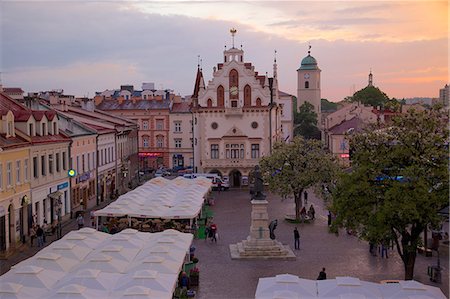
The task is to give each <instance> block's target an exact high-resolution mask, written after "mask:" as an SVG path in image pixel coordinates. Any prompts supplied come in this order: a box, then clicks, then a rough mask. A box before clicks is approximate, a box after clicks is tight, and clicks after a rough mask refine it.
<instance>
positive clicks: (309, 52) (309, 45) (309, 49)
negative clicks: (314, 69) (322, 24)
mask: <svg viewBox="0 0 450 299" xmlns="http://www.w3.org/2000/svg"><path fill="white" fill-rule="evenodd" d="M309 55H311V44H310V43H308V56H309Z"/></svg>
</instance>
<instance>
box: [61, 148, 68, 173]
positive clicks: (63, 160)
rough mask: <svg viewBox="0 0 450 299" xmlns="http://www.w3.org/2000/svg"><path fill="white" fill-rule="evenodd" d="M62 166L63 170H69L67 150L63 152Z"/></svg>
mask: <svg viewBox="0 0 450 299" xmlns="http://www.w3.org/2000/svg"><path fill="white" fill-rule="evenodd" d="M62 167H63V170H67V160H66V152H63V153H62Z"/></svg>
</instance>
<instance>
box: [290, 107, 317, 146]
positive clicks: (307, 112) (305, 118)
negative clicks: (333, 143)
mask: <svg viewBox="0 0 450 299" xmlns="http://www.w3.org/2000/svg"><path fill="white" fill-rule="evenodd" d="M294 136H303V137H304V138H306V139H320V130H319V129H318V128H317V113H316V112H314V106H313V105H312V104H311V103H308V102H305V103H303V104H302V105H301V106H300V111H299V112H298V113H297V112H296V113H294Z"/></svg>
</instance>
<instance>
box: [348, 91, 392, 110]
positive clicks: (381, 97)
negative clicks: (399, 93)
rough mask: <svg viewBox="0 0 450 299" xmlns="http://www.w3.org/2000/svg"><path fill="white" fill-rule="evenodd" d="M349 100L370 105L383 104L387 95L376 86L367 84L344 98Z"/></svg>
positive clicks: (387, 98) (386, 99)
mask: <svg viewBox="0 0 450 299" xmlns="http://www.w3.org/2000/svg"><path fill="white" fill-rule="evenodd" d="M345 100H347V101H349V102H360V103H361V104H364V105H370V106H372V107H378V106H384V104H385V103H386V102H387V101H388V100H389V97H388V96H387V95H386V94H385V93H384V92H382V91H381V90H380V89H379V88H378V87H375V86H367V87H365V88H363V89H361V90H358V91H357V92H355V93H354V94H353V96H351V97H347V98H345Z"/></svg>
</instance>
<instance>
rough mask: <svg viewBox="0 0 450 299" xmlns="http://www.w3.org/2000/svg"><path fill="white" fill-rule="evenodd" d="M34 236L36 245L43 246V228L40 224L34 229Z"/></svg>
mask: <svg viewBox="0 0 450 299" xmlns="http://www.w3.org/2000/svg"><path fill="white" fill-rule="evenodd" d="M36 237H37V242H38V247H41V246H44V230H43V229H42V227H41V226H40V225H38V226H37V229H36Z"/></svg>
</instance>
